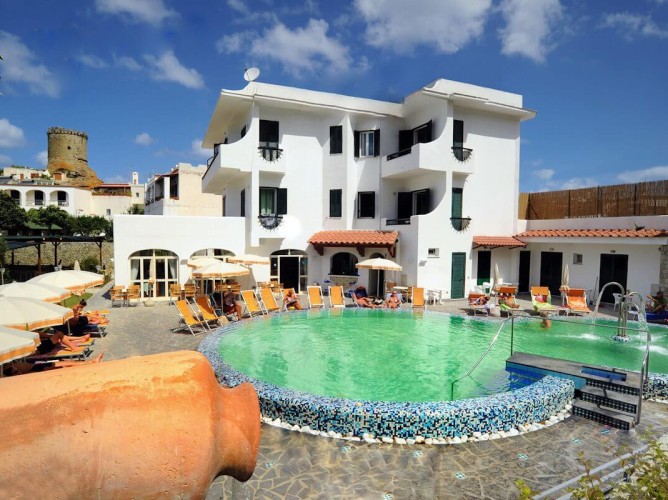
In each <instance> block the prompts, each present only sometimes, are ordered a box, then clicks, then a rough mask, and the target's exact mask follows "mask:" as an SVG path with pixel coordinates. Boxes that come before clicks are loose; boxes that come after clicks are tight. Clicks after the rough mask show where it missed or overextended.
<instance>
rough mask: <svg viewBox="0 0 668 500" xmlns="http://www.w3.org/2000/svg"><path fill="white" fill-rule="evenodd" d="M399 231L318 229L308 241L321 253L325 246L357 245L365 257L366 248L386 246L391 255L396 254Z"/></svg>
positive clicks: (359, 251) (358, 250)
mask: <svg viewBox="0 0 668 500" xmlns="http://www.w3.org/2000/svg"><path fill="white" fill-rule="evenodd" d="M398 239H399V231H366V230H354V229H349V230H347V231H318V232H317V233H315V234H314V235H313V236H311V237H310V238H309V240H308V242H309V243H310V244H311V245H313V248H315V250H316V251H317V252H318V254H319V255H322V254H323V250H324V248H325V247H355V248H356V249H357V252H358V253H359V254H360V255H361V256H362V257H364V250H365V249H366V248H386V249H387V250H388V252H389V254H390V256H392V257H394V256H395V254H396V244H397V240H398Z"/></svg>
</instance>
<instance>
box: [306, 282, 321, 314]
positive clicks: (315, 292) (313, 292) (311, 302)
mask: <svg viewBox="0 0 668 500" xmlns="http://www.w3.org/2000/svg"><path fill="white" fill-rule="evenodd" d="M306 290H307V291H308V307H309V309H313V308H314V307H325V303H324V302H323V301H322V289H321V288H320V287H319V286H308V287H306Z"/></svg>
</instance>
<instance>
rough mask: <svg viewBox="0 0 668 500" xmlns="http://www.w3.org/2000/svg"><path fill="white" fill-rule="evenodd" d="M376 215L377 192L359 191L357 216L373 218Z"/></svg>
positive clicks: (359, 217)
mask: <svg viewBox="0 0 668 500" xmlns="http://www.w3.org/2000/svg"><path fill="white" fill-rule="evenodd" d="M375 217H376V193H375V192H374V191H364V192H359V193H357V218H358V219H373V218H375Z"/></svg>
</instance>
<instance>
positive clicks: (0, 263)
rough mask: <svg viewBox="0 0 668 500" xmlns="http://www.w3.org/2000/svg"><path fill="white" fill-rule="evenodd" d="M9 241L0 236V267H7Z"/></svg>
mask: <svg viewBox="0 0 668 500" xmlns="http://www.w3.org/2000/svg"><path fill="white" fill-rule="evenodd" d="M8 250H9V248H8V247H7V240H5V237H4V236H3V235H1V234H0V267H5V254H6V253H7V252H8Z"/></svg>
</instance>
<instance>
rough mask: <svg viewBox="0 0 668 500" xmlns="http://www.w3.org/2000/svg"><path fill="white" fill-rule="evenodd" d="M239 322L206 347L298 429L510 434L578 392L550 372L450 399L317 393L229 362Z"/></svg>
mask: <svg viewBox="0 0 668 500" xmlns="http://www.w3.org/2000/svg"><path fill="white" fill-rule="evenodd" d="M238 326H239V325H238V324H231V325H229V326H227V327H225V328H223V329H220V330H218V331H216V332H214V333H213V334H211V335H209V336H208V337H207V338H206V339H204V340H203V341H202V343H201V344H200V348H199V350H200V352H202V353H203V354H204V355H205V356H207V358H208V359H209V360H210V362H211V364H212V365H213V368H214V371H215V373H216V376H217V377H218V380H219V381H220V382H221V383H222V384H224V385H226V386H230V387H234V386H236V385H239V384H240V383H242V382H250V383H251V384H253V386H254V387H255V390H256V391H257V393H258V397H259V399H260V409H261V412H262V416H263V418H264V419H265V421H280V422H281V423H283V424H287V426H294V427H295V430H303V429H307V430H311V431H313V432H314V433H325V434H328V435H330V436H332V437H335V436H336V437H338V436H342V437H355V438H360V439H367V440H369V439H375V438H388V439H396V438H398V439H406V440H414V439H415V438H419V440H422V439H434V438H436V439H443V438H461V437H464V436H474V435H478V434H482V435H487V434H493V433H497V432H503V433H505V432H506V431H511V429H515V430H517V429H518V428H521V427H522V426H528V425H531V424H534V423H540V422H545V421H548V420H549V419H550V417H554V416H555V415H557V414H559V412H562V414H563V412H564V409H565V408H566V406H567V405H568V404H569V403H570V402H571V401H572V399H573V395H574V385H573V382H572V381H570V380H565V379H560V378H557V377H545V378H543V379H541V380H540V381H538V382H536V383H534V384H531V385H530V386H527V387H525V388H522V389H519V390H516V391H512V392H506V393H501V394H495V395H492V396H486V397H479V398H473V399H465V400H458V401H449V402H423V403H408V402H378V401H364V400H350V399H343V398H331V397H324V396H317V395H313V394H309V393H305V392H301V391H295V390H292V389H286V388H281V387H277V386H275V385H272V384H268V383H266V382H263V381H260V380H257V379H254V378H252V377H249V376H247V375H245V374H243V373H241V372H238V371H237V370H235V369H233V368H232V367H230V366H229V365H227V364H226V363H225V362H224V361H223V360H222V359H221V358H220V356H219V354H218V351H217V345H218V340H219V339H220V337H221V336H223V335H226V334H229V333H232V332H233V331H235V330H236V329H237V327H238ZM284 426H285V425H284Z"/></svg>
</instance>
